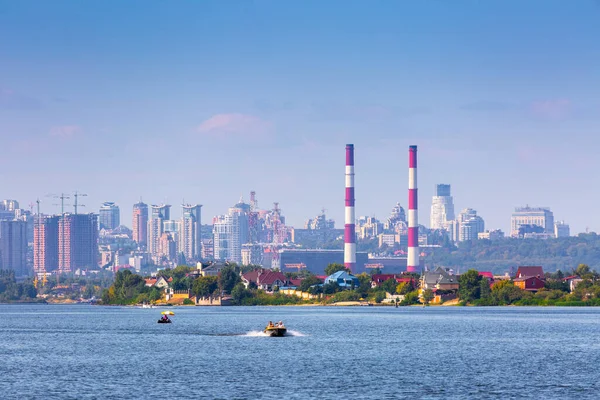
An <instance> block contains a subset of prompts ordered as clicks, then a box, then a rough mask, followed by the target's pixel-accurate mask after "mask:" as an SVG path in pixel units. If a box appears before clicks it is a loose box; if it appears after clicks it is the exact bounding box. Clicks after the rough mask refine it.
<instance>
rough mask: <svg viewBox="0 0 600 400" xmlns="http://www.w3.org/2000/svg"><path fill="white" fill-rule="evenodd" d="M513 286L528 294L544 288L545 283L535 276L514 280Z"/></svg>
mask: <svg viewBox="0 0 600 400" xmlns="http://www.w3.org/2000/svg"><path fill="white" fill-rule="evenodd" d="M513 282H514V285H515V286H516V287H518V288H521V289H523V290H527V291H529V292H537V291H538V290H540V289H542V288H543V287H544V284H545V281H544V280H543V279H540V278H538V277H537V276H528V277H525V278H515V279H514V281H513Z"/></svg>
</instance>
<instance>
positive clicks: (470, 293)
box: [458, 269, 481, 302]
mask: <svg viewBox="0 0 600 400" xmlns="http://www.w3.org/2000/svg"><path fill="white" fill-rule="evenodd" d="M480 281H481V276H479V272H477V271H476V270H474V269H470V270H468V271H467V272H465V273H464V274H462V275H461V276H460V277H459V278H458V285H459V286H458V297H459V298H460V299H461V300H462V301H467V302H472V301H474V300H477V299H479V295H480V293H479V291H480V289H481V285H480Z"/></svg>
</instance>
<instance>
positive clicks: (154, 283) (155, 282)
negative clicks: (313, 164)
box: [145, 276, 173, 289]
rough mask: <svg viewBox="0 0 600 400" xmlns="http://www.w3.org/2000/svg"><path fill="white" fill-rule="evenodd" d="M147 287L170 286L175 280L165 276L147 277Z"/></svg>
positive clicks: (160, 287)
mask: <svg viewBox="0 0 600 400" xmlns="http://www.w3.org/2000/svg"><path fill="white" fill-rule="evenodd" d="M145 281H146V286H147V287H157V288H159V289H162V288H168V287H169V285H170V284H171V283H172V282H173V278H169V279H165V277H164V276H159V277H158V278H157V277H152V278H148V279H145Z"/></svg>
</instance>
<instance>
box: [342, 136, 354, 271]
mask: <svg viewBox="0 0 600 400" xmlns="http://www.w3.org/2000/svg"><path fill="white" fill-rule="evenodd" d="M345 204H346V206H345V213H344V214H345V218H344V266H345V267H346V268H348V270H350V271H351V272H354V271H355V270H356V229H355V225H354V224H355V221H356V220H355V217H354V145H353V144H347V145H346V202H345Z"/></svg>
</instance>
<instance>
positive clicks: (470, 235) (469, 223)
mask: <svg viewBox="0 0 600 400" xmlns="http://www.w3.org/2000/svg"><path fill="white" fill-rule="evenodd" d="M457 220H458V241H459V242H464V241H471V240H477V238H478V234H479V233H481V232H483V231H484V229H485V223H484V221H483V218H481V217H480V216H478V215H477V211H475V210H473V209H472V208H465V209H464V210H462V211H461V212H460V214H459V215H458V218H457Z"/></svg>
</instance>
